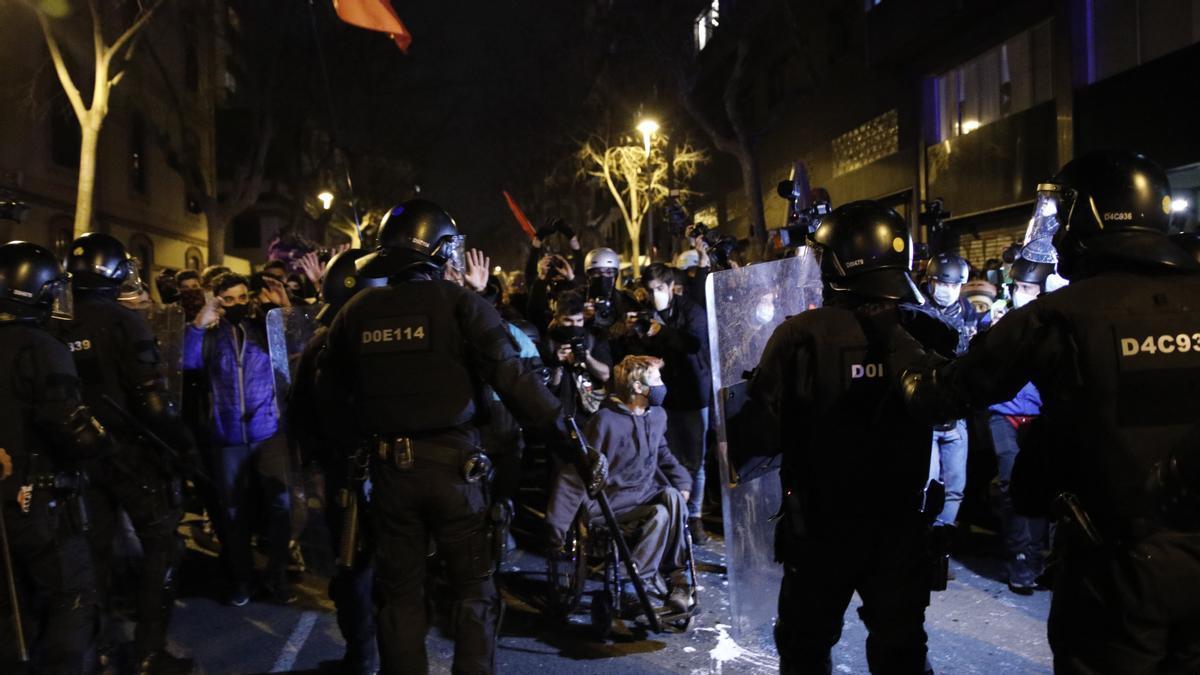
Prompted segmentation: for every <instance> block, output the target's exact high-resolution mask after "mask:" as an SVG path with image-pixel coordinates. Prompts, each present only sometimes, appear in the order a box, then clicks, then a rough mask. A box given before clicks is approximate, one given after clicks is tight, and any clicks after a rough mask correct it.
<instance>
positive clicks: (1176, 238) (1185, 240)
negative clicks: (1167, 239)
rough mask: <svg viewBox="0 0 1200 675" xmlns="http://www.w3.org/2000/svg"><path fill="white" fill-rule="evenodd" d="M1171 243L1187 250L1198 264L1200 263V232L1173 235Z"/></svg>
mask: <svg viewBox="0 0 1200 675" xmlns="http://www.w3.org/2000/svg"><path fill="white" fill-rule="evenodd" d="M1171 241H1172V242H1174V243H1175V245H1176V246H1178V247H1179V248H1181V249H1183V250H1185V251H1187V252H1188V254H1190V255H1191V256H1192V257H1193V258H1195V259H1196V262H1198V263H1200V232H1180V233H1179V234H1173V235H1171Z"/></svg>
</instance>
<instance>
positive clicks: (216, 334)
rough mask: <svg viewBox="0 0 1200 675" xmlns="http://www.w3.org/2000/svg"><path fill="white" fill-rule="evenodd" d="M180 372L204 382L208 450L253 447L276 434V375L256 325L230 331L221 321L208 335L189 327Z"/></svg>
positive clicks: (250, 323)
mask: <svg viewBox="0 0 1200 675" xmlns="http://www.w3.org/2000/svg"><path fill="white" fill-rule="evenodd" d="M235 331H238V332H241V333H242V334H243V335H244V337H243V338H242V339H240V340H239V339H237V338H236V337H235ZM239 343H240V344H239ZM183 369H184V370H185V371H194V372H200V373H201V374H202V375H203V376H205V377H207V379H208V390H209V400H210V403H211V404H210V406H209V411H208V412H209V428H210V430H211V437H210V443H211V445H213V446H229V445H244V444H249V443H258V442H259V441H264V440H266V439H268V438H270V437H272V436H274V435H275V434H276V433H278V432H279V406H278V405H277V404H276V399H275V374H274V372H273V371H272V369H271V357H270V352H269V351H268V349H267V338H266V334H265V332H264V330H263V327H262V325H261V324H259V323H256V322H254V321H253V320H245V321H243V322H242V323H241V324H239V325H238V326H237V327H235V326H234V325H233V324H231V323H229V322H228V321H226V320H224V319H222V320H221V321H220V322H219V323H218V324H217V325H216V326H214V327H212V328H209V329H207V330H204V329H200V328H196V327H195V326H193V325H191V324H189V325H188V327H187V329H186V330H185V332H184V334H183Z"/></svg>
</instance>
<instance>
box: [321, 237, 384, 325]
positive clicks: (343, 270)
mask: <svg viewBox="0 0 1200 675" xmlns="http://www.w3.org/2000/svg"><path fill="white" fill-rule="evenodd" d="M367 254H368V253H367V251H364V250H362V249H361V248H352V249H350V250H348V251H342V252H341V253H339V254H337V255H335V256H333V258H330V260H329V264H328V265H326V266H325V278H324V279H322V280H321V299H322V300H324V301H325V306H324V307H322V308H321V311H320V312H317V321H318V322H320V323H322V324H324V325H326V326H328V325H329V324H331V323H333V317H335V316H337V313H338V311H340V310H341V309H342V306H344V305H345V304H346V303H347V302H349V301H350V298H353V297H354V296H355V294H357V293H358V292H359V291H361V290H363V289H366V288H378V287H380V286H386V285H387V279H386V278H367V277H363V276H360V275H359V273H358V268H357V267H355V263H356V262H357V261H358V260H360V259H361V258H362V257H363V256H366V255H367Z"/></svg>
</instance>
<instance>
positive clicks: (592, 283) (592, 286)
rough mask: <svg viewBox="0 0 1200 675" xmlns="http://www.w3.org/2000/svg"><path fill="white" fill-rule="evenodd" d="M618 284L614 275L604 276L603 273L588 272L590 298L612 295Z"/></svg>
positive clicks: (606, 297) (603, 297)
mask: <svg viewBox="0 0 1200 675" xmlns="http://www.w3.org/2000/svg"><path fill="white" fill-rule="evenodd" d="M615 285H616V279H614V278H613V277H608V276H604V275H603V274H590V273H589V274H588V291H587V296H588V299H589V300H599V299H605V300H607V299H608V298H610V297H612V292H613V288H614V287H615Z"/></svg>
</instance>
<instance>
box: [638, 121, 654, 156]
mask: <svg viewBox="0 0 1200 675" xmlns="http://www.w3.org/2000/svg"><path fill="white" fill-rule="evenodd" d="M637 130H638V131H640V132H642V143H643V144H644V145H645V147H646V159H650V137H651V136H653V135H654V134H655V133H657V132H658V122H655V121H654V120H652V119H650V118H649V117H647V118H646V119H643V120H642V121H641V122H638V125H637Z"/></svg>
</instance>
